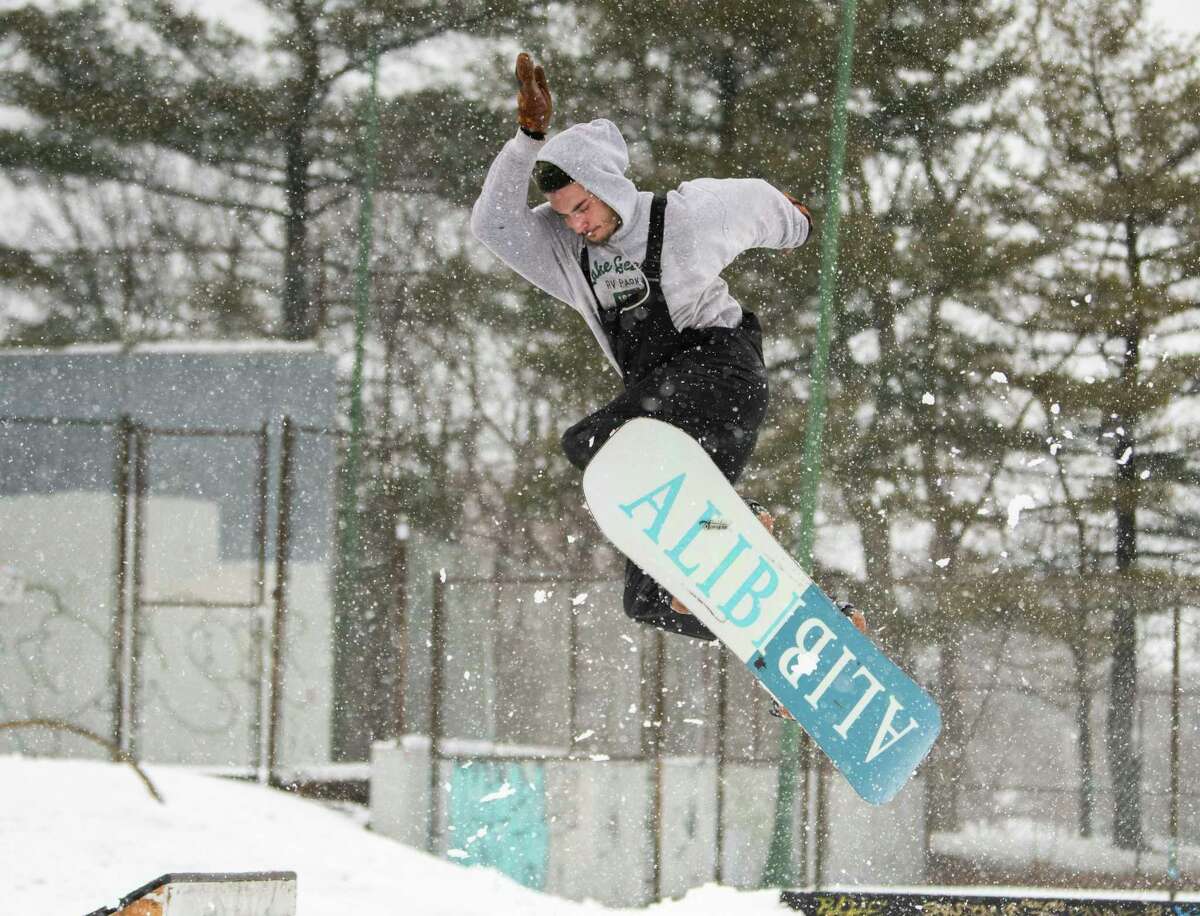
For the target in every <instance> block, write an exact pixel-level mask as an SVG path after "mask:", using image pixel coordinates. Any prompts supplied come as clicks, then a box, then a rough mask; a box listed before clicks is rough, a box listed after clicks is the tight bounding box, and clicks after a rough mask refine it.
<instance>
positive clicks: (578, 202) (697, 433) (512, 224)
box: [471, 53, 812, 639]
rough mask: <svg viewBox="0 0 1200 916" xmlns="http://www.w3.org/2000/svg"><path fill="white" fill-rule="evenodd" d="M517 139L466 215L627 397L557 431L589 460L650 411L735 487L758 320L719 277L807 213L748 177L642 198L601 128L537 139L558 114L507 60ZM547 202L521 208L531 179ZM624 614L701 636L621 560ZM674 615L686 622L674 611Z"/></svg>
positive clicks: (751, 418) (580, 127)
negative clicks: (581, 326) (578, 332)
mask: <svg viewBox="0 0 1200 916" xmlns="http://www.w3.org/2000/svg"><path fill="white" fill-rule="evenodd" d="M517 81H518V84H519V87H520V88H519V91H518V96H517V107H518V118H517V120H518V123H519V125H520V129H519V131H518V132H517V134H516V136H514V137H513V138H512V139H511V140H509V141H508V142H507V143H506V144H505V145H504V147H503V149H501V151H500V154H499V155H498V156H497V157H496V159H495V161H494V162H493V163H492V166H491V168H490V169H489V171H488V174H487V178H486V180H485V181H484V185H483V191H482V193H481V194H480V196H479V199H478V200H477V201H476V202H475V207H474V209H473V211H472V213H471V229H472V231H473V232H474V233H475V236H476V237H477V238H478V239H479V240H480V241H481V242H482V243H483V244H484V245H486V246H487V247H488V249H490V250H491V251H492V252H493V253H494V254H495V255H496V256H497V257H499V258H500V259H501V260H502V261H503V262H504V263H505V264H507V265H508V266H509V267H511V268H512V269H513V270H515V271H516V272H517V273H518V274H520V275H521V276H522V277H524V278H525V279H526V280H528V281H529V282H530V283H533V284H534V285H535V286H537V287H538V288H539V289H542V290H544V291H545V292H547V293H549V294H550V295H551V296H554V297H555V298H556V299H559V300H561V301H562V302H564V303H566V304H567V305H569V306H571V307H572V308H574V309H575V310H576V311H578V312H579V313H580V314H581V315H582V316H583V318H584V321H585V322H586V323H587V325H588V327H589V328H590V329H591V331H592V334H593V335H595V337H596V341H597V343H599V345H600V348H601V350H603V351H604V355H605V356H606V357H607V358H608V360H609V362H611V363H612V365H613V366H614V368H616V370H617V371H618V372H619V373H620V374H621V378H622V380H623V381H624V384H625V390H624V392H623V393H622V394H620V395H619V396H618V397H617V398H616V399H614V400H613V401H612V402H611V403H609V404H607V405H606V406H604V407H603V408H601V409H600V410H598V411H597V412H596V413H593V414H591V415H590V416H588V417H585V418H584V419H583V420H581V421H580V422H579V423H576V424H575V425H574V426H572V427H571V428H570V429H568V430H567V431H566V433H565V434H564V435H563V439H562V442H563V449H564V451H565V452H566V454H567V458H568V459H570V461H571V463H572V464H574V465H575V466H576V467H578V468H580V469H582V468H584V467H586V466H587V463H588V462H589V461H590V460H591V458H592V456H593V455H594V454H595V453H596V452H597V451H598V450H599V448H600V446H602V445H603V444H604V443H605V442H606V441H607V440H608V437H609V436H611V435H612V433H614V432H615V431H616V430H617V429H618V428H619V427H620V426H622V425H623V424H624V423H625V422H627V421H628V420H631V419H633V418H634V417H641V416H649V417H655V418H657V419H659V420H663V421H665V422H668V423H671V424H672V425H674V426H678V427H679V428H680V429H682V430H684V431H685V432H687V433H688V434H689V435H691V436H692V437H694V438H695V439H696V440H697V441H698V442H699V443H700V444H701V445H702V446H703V447H704V449H705V450H706V451H707V452H708V453H709V455H711V456H712V458H713V461H714V462H716V464H717V466H718V467H719V468H720V469H721V471H722V473H724V474H725V476H726V477H728V478H729V480H730V482H731V483H732V482H734V481H736V480H737V478H738V476H739V475H740V473H741V471H742V469H743V468H744V467H745V465H746V462H747V461H748V460H749V458H750V454H751V452H752V451H753V450H754V445H755V442H756V441H757V436H758V428H759V426H760V425H761V424H762V422H763V419H764V417H765V416H766V409H767V373H766V367H765V366H764V364H763V354H762V333H761V329H760V327H759V323H758V319H757V318H756V317H755V315H754V314H753V313H751V312H748V311H745V310H743V309H742V307H741V306H740V305H739V304H738V302H737V301H736V300H735V299H734V298H733V296H731V295H730V293H729V288H728V286H727V285H726V283H725V281H724V280H722V279H721V271H722V270H724V269H725V267H726V266H728V265H729V264H730V262H732V261H733V260H734V258H736V257H737V256H738V255H739V254H741V253H742V252H743V251H745V250H747V249H749V248H775V249H783V250H788V249H792V248H798V247H799V246H800V245H803V244H804V242H805V240H806V239H807V238H808V235H809V232H810V231H811V228H812V218H811V217H810V215H809V213H808V210H807V209H805V207H804V206H803V205H802V204H800V203H799V202H798V201H796V200H795V199H794V198H792V197H791V196H790V195H787V194H785V193H783V192H781V191H779V190H777V189H775V188H774V187H772V186H771V185H770V184H768V183H767V182H765V181H761V180H759V179H752V178H750V179H745V178H743V179H734V178H727V179H715V178H700V179H696V180H694V181H686V182H684V183H683V184H681V185H680V186H679V187H678V188H676V189H675V190H674V191H669V192H668V193H666V194H653V193H651V192H648V191H639V190H638V189H637V188H636V187H635V186H634V184H633V182H632V181H630V180H629V179H628V178H627V177H625V171H626V169H627V168H628V167H629V152H628V149H627V148H626V145H625V140H624V139H623V138H622V136H621V133H620V131H618V130H617V127H616V125H614V124H613V123H612V122H611V121H607V120H603V119H598V120H595V121H591V122H589V123H586V124H576V125H574V126H572V127H569V128H567V129H566V130H564V131H562V132H561V133H559V134H557V135H556V136H555V137H553V138H552V139H550V140H548V141H547V139H546V130H547V128H548V127H549V124H550V119H551V114H552V111H553V105H552V102H551V97H550V90H549V86H548V85H547V82H546V76H545V72H544V71H543V70H542V68H541V67H535V66H534V64H533V61H532V60H531V59H530V57H529V55H528V54H524V53H523V54H521V55H519V56H518V57H517ZM531 175H532V177H533V179H534V181H535V183H536V184H537V186H538V189H539V190H540V191H541V192H542V194H543V195H544V197H545V199H546V202H545V203H543V204H540V205H539V206H537V207H534V208H533V209H530V208H529V206H528V203H527V200H528V186H529V180H530V177H531ZM625 612H626V613H627V614H628V615H629V616H630V617H633V618H634V619H636V620H641V621H643V622H646V623H650V624H652V625H654V626H658V627H662V628H663V629H666V630H670V631H672V632H676V633H682V634H684V635H687V636H693V637H696V638H699V639H712V638H713V636H712V634H711V633H710V632H709V631H708V629H707V628H706V627H704V626H703V625H702V624H701V623H700V622H699V621H698V620H696V618H694V617H692V616H691V615H690V614H687V613H686V611H685V610H684V609H683V608H682V606H681V605H679V604H678V603H677V602H673V600H672V598H671V596H670V595H668V594H666V592H665V591H664V590H663V589H662V588H660V587H659V586H658V584H657V583H656V582H654V580H653V579H651V578H650V577H649V576H647V575H646V574H645V573H643V572H642V571H641V570H640V569H638V568H637V567H636V566H635V565H634V564H632V563H630V564H628V566H627V569H626V577H625ZM680 612H683V613H680Z"/></svg>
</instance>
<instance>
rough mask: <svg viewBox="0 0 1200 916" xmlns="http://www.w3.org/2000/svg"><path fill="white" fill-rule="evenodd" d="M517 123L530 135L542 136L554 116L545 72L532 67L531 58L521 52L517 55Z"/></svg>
mask: <svg viewBox="0 0 1200 916" xmlns="http://www.w3.org/2000/svg"><path fill="white" fill-rule="evenodd" d="M517 85H518V89H517V123H518V124H520V125H521V126H522V127H523V128H525V130H526V131H528V132H529V133H531V134H544V133H545V132H546V128H548V127H549V126H550V117H551V115H553V114H554V102H553V100H552V99H551V98H550V86H549V85H548V84H547V83H546V71H545V70H543V69H542V68H541V66H534V63H533V58H532V57H530V56H529V55H528V54H526V53H525V52H524V51H522V52H521V53H520V54H518V55H517Z"/></svg>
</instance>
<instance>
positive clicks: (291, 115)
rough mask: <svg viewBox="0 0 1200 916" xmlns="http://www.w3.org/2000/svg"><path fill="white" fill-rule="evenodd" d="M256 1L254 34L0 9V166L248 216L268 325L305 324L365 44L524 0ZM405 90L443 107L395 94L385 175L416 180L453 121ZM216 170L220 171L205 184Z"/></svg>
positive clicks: (79, 8) (518, 10)
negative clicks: (256, 238) (264, 284)
mask: <svg viewBox="0 0 1200 916" xmlns="http://www.w3.org/2000/svg"><path fill="white" fill-rule="evenodd" d="M270 13H271V15H272V28H271V33H270V36H269V38H268V39H267V41H266V44H265V46H264V47H259V46H258V44H257V43H256V42H254V41H252V40H251V39H248V38H246V37H244V36H241V35H238V34H235V33H234V32H232V31H230V30H229V29H227V28H224V27H222V26H219V25H214V24H212V23H210V22H208V21H206V20H204V19H202V18H200V17H199V16H196V15H192V14H188V13H184V12H180V11H179V10H178V9H177V8H176V5H175V4H173V3H170V2H168V0H127V2H126V3H125V4H123V5H122V6H119V7H114V6H112V5H111V4H107V3H102V2H98V0H87V2H84V3H81V4H77V5H71V6H63V7H61V8H55V9H41V8H37V7H32V6H23V7H18V8H16V9H14V10H7V11H4V12H2V13H0V41H3V42H4V44H5V45H6V46H7V47H8V48H9V49H10V50H11V51H12V53H11V54H9V55H8V64H7V66H6V67H5V68H4V80H3V88H2V89H0V101H3V102H4V103H5V104H7V105H10V106H12V107H13V108H15V109H18V110H20V111H22V112H24V113H25V115H26V116H27V118H28V120H29V121H30V122H31V123H29V124H26V125H23V126H19V127H12V128H6V129H4V130H3V131H0V168H6V169H9V170H18V171H20V172H22V173H23V174H25V175H27V176H30V177H32V178H34V179H36V180H40V181H50V180H53V179H55V178H77V179H84V180H86V181H90V182H100V181H113V182H119V183H122V184H125V185H129V186H133V187H136V188H138V189H140V190H141V191H142V192H145V193H148V194H151V195H158V196H163V197H166V198H169V199H173V200H175V201H177V202H179V203H180V204H181V205H185V204H191V205H195V206H198V207H211V208H215V209H217V210H219V211H223V212H232V213H240V214H253V215H255V216H256V217H257V218H258V220H259V226H258V227H257V229H258V231H259V233H260V234H261V235H262V236H263V237H264V238H267V239H271V237H272V236H276V237H277V238H278V241H277V242H275V241H274V240H271V241H269V242H268V244H270V245H277V247H278V257H279V260H280V261H281V267H279V268H277V274H276V276H277V278H278V280H277V282H275V283H272V285H271V288H272V290H273V291H275V292H276V294H277V296H278V299H279V302H280V308H281V312H282V317H281V325H282V335H283V336H285V337H287V338H290V339H307V338H311V337H312V336H313V335H314V334H315V333H316V331H317V329H318V327H319V323H320V319H321V317H322V316H321V314H320V309H319V303H318V302H317V300H316V297H315V295H314V284H320V283H321V278H317V277H314V276H312V274H313V268H314V266H315V265H316V263H319V262H317V260H316V258H315V257H314V252H313V250H312V249H313V224H314V221H315V220H316V219H318V218H319V217H320V216H321V214H323V213H324V212H326V211H327V210H329V209H330V208H332V207H336V206H337V205H338V204H339V202H341V201H343V200H346V199H347V198H348V197H350V196H352V195H353V193H354V190H355V187H356V186H357V183H358V172H357V167H358V161H357V159H356V158H355V156H354V155H353V142H352V138H353V136H354V126H355V117H356V115H355V111H354V109H353V106H351V105H349V104H347V98H348V96H352V95H353V90H352V88H351V87H352V86H353V81H354V78H355V76H356V75H358V74H360V73H362V72H363V71H364V70H365V68H366V65H367V63H368V61H369V60H370V58H371V56H372V55H374V54H381V55H386V54H389V53H393V54H394V53H397V52H402V51H405V50H407V49H411V48H414V47H416V46H418V45H420V44H422V43H423V42H427V41H429V40H431V39H434V38H437V37H438V36H444V35H447V34H451V33H454V32H456V31H458V30H471V29H478V30H481V31H489V30H494V31H495V32H496V33H497V34H500V33H503V32H504V31H505V30H507V29H511V28H513V27H514V26H515V25H516V24H517V23H518V22H523V21H526V20H525V19H524V18H523V17H525V16H526V15H527V4H523V3H521V2H519V0H508V2H490V3H485V2H475V0H456V2H453V3H433V2H418V0H367V2H361V3H356V4H353V5H346V4H342V3H337V2H334V0H280V2H277V3H272V4H270ZM459 100H461V97H460V96H459V97H456V98H455V99H452V100H450V101H451V105H450V108H449V110H453V107H454V104H455V102H456V101H459ZM423 101H424V102H425V103H426V104H427V105H433V104H441V105H442V106H443V107H442V108H433V109H430V108H424V109H417V110H413V109H408V110H407V114H409V115H411V116H413V120H412V121H411V122H410V123H409V125H408V130H407V132H406V136H407V143H408V146H409V148H410V152H412V153H414V155H410V156H405V157H390V158H389V164H390V168H389V169H387V170H385V171H386V176H385V178H386V181H387V182H388V183H389V184H390V186H391V187H394V188H397V189H401V190H410V191H411V190H414V189H416V190H425V191H428V190H429V189H430V188H431V187H432V186H433V184H432V183H433V182H434V181H435V180H436V178H437V175H436V174H435V175H431V174H430V173H429V172H428V171H427V170H426V167H427V165H428V161H429V158H430V152H429V151H430V150H433V151H434V152H436V153H444V152H445V149H444V146H439V145H438V144H439V142H440V143H442V144H444V143H445V142H446V141H447V139H448V138H449V137H450V136H451V130H452V128H453V121H452V119H451V118H449V117H447V110H448V109H447V108H446V107H444V106H445V103H446V102H447V99H446V98H445V97H444V95H439V94H437V93H430V94H428V95H426V96H425V97H424V98H423ZM431 114H432V116H431ZM448 173H449V174H452V171H451V170H445V169H442V170H440V171H439V172H438V173H437V174H448ZM218 176H219V177H221V178H223V179H225V182H226V183H225V184H224V186H221V187H220V188H219V190H218V192H217V193H214V191H213V188H214V178H216V177H218Z"/></svg>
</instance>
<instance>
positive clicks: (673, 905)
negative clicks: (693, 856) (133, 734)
mask: <svg viewBox="0 0 1200 916" xmlns="http://www.w3.org/2000/svg"><path fill="white" fill-rule="evenodd" d="M147 772H148V774H149V776H150V779H151V780H152V782H153V783H154V785H155V787H156V788H157V789H158V790H159V792H161V793H162V795H163V798H164V800H165V803H164V804H159V803H158V802H156V801H155V800H154V799H153V798H151V796H150V794H149V793H148V792H147V791H146V788H145V786H144V785H142V783H141V782H140V781H139V780H138V778H137V775H136V774H135V773H134V771H133V770H132V769H131V768H129V767H127V766H119V765H116V764H110V763H101V762H92V761H79V760H53V759H45V758H25V757H0V900H2V901H3V906H2V907H0V909H2V910H3V912H5V913H54V914H66V916H71V914H76V916H79V914H83V913H90V912H92V911H94V910H96V909H98V908H100V907H102V906H111V905H113V904H114V903H116V902H117V900H118V899H120V898H121V897H122V896H123V895H124V894H127V893H129V892H130V891H132V890H134V889H135V888H137V887H140V886H141V885H143V884H145V883H146V882H147V881H150V880H152V879H154V878H156V877H158V876H159V875H163V874H167V873H169V872H231V871H232V872H247V871H294V872H296V873H297V876H298V877H297V888H298V894H299V905H298V908H297V913H298V914H299V916H340V914H344V913H363V914H369V916H387V914H391V913H397V914H399V913H405V914H414V916H475V914H479V916H483V914H487V916H510V914H530V916H560V914H561V916H572V914H581V916H582V914H594V913H613V912H631V913H632V912H638V913H649V914H651V916H725V914H728V913H731V912H737V913H739V914H747V916H756V914H765V913H776V914H778V913H785V912H791V911H790V910H788V909H787V908H786V907H784V906H782V905H781V904H780V903H779V902H778V901H779V894H778V892H776V891H759V892H739V891H736V890H733V889H731V888H718V887H705V888H701V889H699V890H696V891H693V892H692V893H690V894H688V895H687V896H686V897H685V898H684V899H682V900H679V901H669V902H666V903H662V904H659V905H657V906H653V907H650V908H649V909H648V910H636V911H634V910H629V911H616V910H611V909H607V908H605V907H602V906H600V905H598V904H579V903H573V902H570V901H566V900H562V899H561V898H556V897H549V896H546V895H543V894H538V893H535V892H533V891H530V890H527V889H526V888H523V887H521V886H520V885H518V884H516V883H515V882H513V881H510V880H509V879H508V878H505V877H503V876H501V875H500V874H498V873H496V872H493V871H489V870H484V869H469V868H464V867H462V866H459V865H454V864H452V863H450V862H445V861H442V860H439V859H435V858H433V857H432V856H429V855H426V854H425V853H422V852H418V851H416V850H413V849H410V848H409V847H407V846H403V845H401V844H399V843H397V842H395V841H393V840H389V839H386V838H384V837H382V836H380V835H378V834H375V833H372V832H370V831H369V830H365V829H363V828H362V827H361V826H359V825H358V824H357V823H355V821H354V820H353V819H352V818H350V817H348V816H346V815H345V814H343V813H340V812H338V811H334V810H330V809H329V808H327V807H326V806H324V805H321V804H319V803H317V802H312V801H307V800H305V799H301V798H296V797H294V796H290V795H287V794H285V793H283V792H278V791H273V790H270V789H265V788H262V787H260V786H258V785H254V784H251V783H245V782H235V781H232V780H228V779H221V778H218V777H214V776H205V775H201V774H198V773H195V772H192V771H188V770H183V769H178V768H172V767H148V768H147ZM580 867H586V863H580Z"/></svg>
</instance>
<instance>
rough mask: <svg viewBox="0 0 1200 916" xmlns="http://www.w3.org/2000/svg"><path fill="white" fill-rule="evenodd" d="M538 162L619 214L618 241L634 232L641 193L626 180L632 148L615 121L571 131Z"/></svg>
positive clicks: (600, 121) (544, 151)
mask: <svg viewBox="0 0 1200 916" xmlns="http://www.w3.org/2000/svg"><path fill="white" fill-rule="evenodd" d="M538 160H539V161H543V162H550V163H553V164H554V165H557V166H558V167H559V168H560V169H562V170H563V171H564V172H566V173H567V174H568V175H570V176H571V177H572V178H574V179H575V180H576V181H577V182H579V183H580V184H581V185H583V186H584V187H585V188H587V189H588V190H589V191H591V192H592V193H593V194H595V195H596V196H597V197H599V198H600V199H601V200H602V201H604V202H605V203H606V204H608V205H609V206H610V207H612V208H613V209H614V210H615V211H616V212H617V215H618V216H619V217H621V228H620V229H618V230H617V231H616V232H615V233H614V234H613V238H614V239H616V238H617V237H618V236H620V235H622V234H623V233H624V232H626V231H628V230H629V229H630V227H631V226H632V224H633V215H634V210H635V209H636V208H637V201H638V189H637V187H636V186H635V185H634V183H633V182H632V181H630V180H629V179H628V178H626V177H625V170H626V169H627V168H629V147H627V146H626V145H625V138H624V137H622V136H621V132H620V131H619V130H617V125H615V124H614V123H613V122H612V121H609V120H607V119H605V118H597V119H596V120H595V121H589V122H587V123H586V124H575V125H572V126H571V127H568V128H567V129H566V130H564V131H562V132H561V133H558V134H555V135H554V136H553V137H551V138H550V139H549V140H548V141H547V142H546V145H545V146H543V147H542V149H541V152H539V153H538Z"/></svg>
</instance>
